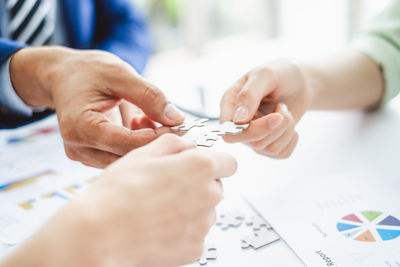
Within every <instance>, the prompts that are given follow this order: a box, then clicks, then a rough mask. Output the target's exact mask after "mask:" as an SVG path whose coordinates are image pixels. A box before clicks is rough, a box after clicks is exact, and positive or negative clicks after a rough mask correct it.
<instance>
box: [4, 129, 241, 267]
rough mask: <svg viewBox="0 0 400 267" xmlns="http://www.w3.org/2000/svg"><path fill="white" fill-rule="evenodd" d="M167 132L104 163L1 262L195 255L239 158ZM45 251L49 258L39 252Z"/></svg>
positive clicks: (122, 261) (106, 262)
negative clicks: (85, 185) (98, 173)
mask: <svg viewBox="0 0 400 267" xmlns="http://www.w3.org/2000/svg"><path fill="white" fill-rule="evenodd" d="M194 147H195V144H193V143H191V142H188V141H185V140H184V139H182V138H180V137H177V136H175V135H170V134H168V135H164V136H162V137H160V138H159V139H157V140H156V141H154V142H153V143H151V144H149V145H147V146H145V147H143V148H140V149H137V150H135V151H133V152H131V153H129V154H128V155H127V156H125V157H124V158H122V159H121V160H119V161H117V162H115V163H114V164H112V165H111V166H109V167H108V168H107V169H106V170H105V171H104V173H103V174H102V176H101V177H100V178H99V179H98V180H97V181H96V182H95V183H94V184H93V185H92V186H91V187H90V188H89V189H88V190H87V191H86V192H85V193H83V194H82V195H81V196H80V197H79V198H77V199H75V200H73V201H72V202H70V203H69V204H68V205H67V206H66V207H64V209H63V210H61V211H60V212H59V213H58V215H56V216H55V217H54V218H53V219H52V220H51V221H50V222H48V224H47V225H46V226H45V227H43V229H42V230H41V231H40V232H39V233H37V234H36V235H35V236H34V237H33V238H32V239H30V240H29V241H28V242H27V243H26V244H25V246H23V247H22V248H20V249H19V250H18V251H17V252H16V253H15V254H14V255H13V256H12V257H11V258H10V259H9V262H8V265H7V264H6V265H5V266H21V267H23V266H60V267H62V266H177V265H183V264H188V263H190V262H194V261H195V260H197V259H199V258H200V256H201V254H202V251H203V240H204V237H205V235H206V234H207V232H208V231H209V229H210V227H211V226H212V225H213V224H214V223H215V219H216V214H215V209H214V207H215V206H216V205H217V203H218V202H219V201H220V200H221V198H222V184H221V181H220V180H219V179H218V178H220V177H226V176H230V175H232V174H233V173H234V172H235V169H236V161H235V160H234V159H233V158H232V157H230V156H228V155H226V154H222V153H217V152H213V151H211V150H197V149H196V150H195V149H193V148H194ZM43 253H46V257H43Z"/></svg>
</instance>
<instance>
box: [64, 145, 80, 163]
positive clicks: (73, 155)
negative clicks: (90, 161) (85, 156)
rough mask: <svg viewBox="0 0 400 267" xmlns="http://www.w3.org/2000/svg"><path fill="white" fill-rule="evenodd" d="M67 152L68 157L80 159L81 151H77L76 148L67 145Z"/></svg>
mask: <svg viewBox="0 0 400 267" xmlns="http://www.w3.org/2000/svg"><path fill="white" fill-rule="evenodd" d="M65 154H66V155H67V157H68V158H70V159H72V160H75V161H78V160H79V153H77V152H76V151H75V150H74V149H71V148H69V147H67V146H66V147H65Z"/></svg>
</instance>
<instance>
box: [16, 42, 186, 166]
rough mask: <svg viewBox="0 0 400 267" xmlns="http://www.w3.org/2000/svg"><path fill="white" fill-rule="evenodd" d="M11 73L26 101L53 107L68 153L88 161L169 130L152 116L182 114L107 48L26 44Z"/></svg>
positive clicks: (171, 119) (110, 157)
mask: <svg viewBox="0 0 400 267" xmlns="http://www.w3.org/2000/svg"><path fill="white" fill-rule="evenodd" d="M10 76H11V80H12V83H13V86H14V88H15V90H16V92H17V93H18V94H19V96H20V97H21V98H22V99H23V100H24V101H25V102H26V103H27V104H28V105H30V106H33V107H48V108H52V109H55V111H56V113H57V116H58V120H59V124H60V131H61V135H62V137H63V139H64V145H65V151H66V154H67V155H68V156H69V157H70V158H71V159H73V160H79V161H81V162H83V163H84V164H86V165H90V166H95V167H101V168H102V167H105V166H107V165H108V164H110V163H112V162H114V161H115V160H117V159H118V158H120V157H121V156H123V155H125V154H126V153H128V152H129V151H131V150H132V149H134V148H137V147H140V146H143V145H145V144H147V143H149V142H151V141H152V140H154V139H156V138H157V137H159V136H160V135H162V134H164V133H167V132H170V130H169V128H167V127H161V128H155V124H154V121H156V122H159V123H161V124H163V125H168V126H172V125H177V124H179V123H182V122H183V120H184V116H183V114H182V113H181V112H180V111H178V110H177V109H176V108H175V107H174V106H173V105H172V104H170V103H168V101H167V99H166V97H165V96H164V94H163V93H162V92H161V91H160V90H159V89H158V88H156V87H155V86H153V85H151V84H150V83H148V82H147V81H145V80H144V79H143V78H142V77H141V76H140V75H139V74H137V73H136V71H135V70H134V69H133V68H132V67H131V66H130V65H128V64H127V63H125V62H123V61H122V60H121V59H119V58H118V57H117V56H115V55H112V54H110V53H107V52H103V51H88V50H86V51H79V50H72V49H68V48H61V47H41V48H24V49H21V50H19V51H18V52H17V53H15V54H14V55H13V57H12V60H11V63H10ZM134 105H136V107H135V106H134ZM124 126H125V127H124ZM132 127H133V129H134V131H132V130H131V129H130V128H132ZM144 127H146V129H142V128H144Z"/></svg>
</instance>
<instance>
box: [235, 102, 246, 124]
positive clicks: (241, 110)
mask: <svg viewBox="0 0 400 267" xmlns="http://www.w3.org/2000/svg"><path fill="white" fill-rule="evenodd" d="M248 116H249V109H248V108H247V107H245V106H241V107H238V108H237V109H236V111H235V114H234V115H233V121H234V122H243V121H246V120H248Z"/></svg>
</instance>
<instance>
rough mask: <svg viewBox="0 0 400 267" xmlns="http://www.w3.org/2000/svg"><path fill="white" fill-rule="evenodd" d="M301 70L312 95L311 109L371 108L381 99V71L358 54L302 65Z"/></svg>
mask: <svg viewBox="0 0 400 267" xmlns="http://www.w3.org/2000/svg"><path fill="white" fill-rule="evenodd" d="M302 70H303V72H304V75H305V79H306V83H307V86H308V89H309V90H310V94H311V99H312V101H311V106H310V109H335V110H339V109H370V108H374V107H376V106H377V105H379V103H380V101H381V99H382V97H383V90H384V89H383V88H384V80H383V76H382V73H381V70H380V68H379V66H378V65H377V64H376V63H375V62H373V61H372V59H370V58H369V57H368V56H367V55H365V54H363V53H361V52H358V51H347V52H344V53H342V54H340V55H337V56H334V57H331V58H328V59H325V60H323V61H319V62H313V63H309V64H304V65H303V66H302Z"/></svg>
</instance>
